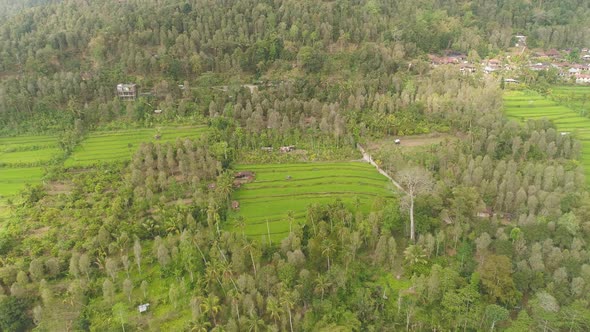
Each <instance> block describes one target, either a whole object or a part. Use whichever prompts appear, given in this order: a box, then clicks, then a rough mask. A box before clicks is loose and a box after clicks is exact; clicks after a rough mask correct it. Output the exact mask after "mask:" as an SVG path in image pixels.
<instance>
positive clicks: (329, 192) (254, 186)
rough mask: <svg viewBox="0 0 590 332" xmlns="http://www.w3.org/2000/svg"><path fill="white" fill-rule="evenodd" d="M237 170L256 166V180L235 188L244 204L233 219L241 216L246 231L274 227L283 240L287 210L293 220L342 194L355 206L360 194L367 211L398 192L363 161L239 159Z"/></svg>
mask: <svg viewBox="0 0 590 332" xmlns="http://www.w3.org/2000/svg"><path fill="white" fill-rule="evenodd" d="M236 171H252V172H254V173H255V180H254V181H253V182H251V183H247V184H244V185H242V186H241V188H239V189H237V190H236V191H235V192H234V196H233V199H234V200H236V201H238V202H239V203H240V208H239V211H232V212H231V213H230V220H235V218H236V217H237V216H243V217H244V219H245V221H246V229H245V234H246V235H248V236H251V237H256V238H261V239H265V238H266V237H267V233H268V232H270V234H271V239H273V240H280V239H281V238H282V237H284V236H285V235H287V234H288V233H289V221H288V213H289V211H293V213H294V216H295V221H299V220H303V219H304V218H305V216H306V210H307V207H308V206H309V205H310V204H312V203H330V202H334V201H335V200H336V199H337V198H339V199H341V200H342V201H343V202H344V203H345V204H346V205H348V206H350V207H352V206H353V205H354V202H355V201H356V200H357V199H358V200H359V201H360V203H361V204H360V209H361V210H362V211H365V212H366V211H368V210H369V208H370V206H371V203H372V202H373V201H374V200H375V199H376V198H377V197H393V195H394V191H393V186H392V184H391V183H390V182H389V180H388V179H387V178H385V177H384V176H382V175H381V174H379V173H378V172H377V170H375V168H374V167H372V166H371V165H369V164H366V163H361V162H340V163H301V164H268V165H239V166H237V167H236ZM289 177H290V178H289ZM267 224H268V229H269V231H267ZM233 227H234V229H236V228H237V226H236V225H233Z"/></svg>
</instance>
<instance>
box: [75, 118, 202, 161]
mask: <svg viewBox="0 0 590 332" xmlns="http://www.w3.org/2000/svg"><path fill="white" fill-rule="evenodd" d="M205 131H206V127H204V126H195V127H167V128H160V129H159V130H158V129H155V128H143V129H129V130H118V131H104V132H94V133H91V134H90V135H89V136H88V138H86V139H85V140H84V141H83V142H82V143H81V144H80V145H79V146H78V147H77V148H76V149H75V150H74V152H73V153H72V155H71V156H70V158H68V159H67V160H66V162H65V166H66V167H71V166H82V167H84V166H92V165H95V164H99V163H108V162H117V161H125V160H130V159H131V157H132V156H133V153H134V152H135V151H136V150H137V148H138V147H139V146H140V145H141V143H146V142H169V141H175V140H176V139H177V138H185V137H190V138H197V137H199V136H201V135H202V134H203V133H204V132H205ZM158 133H160V135H161V138H160V139H159V140H156V139H155V135H156V134H158Z"/></svg>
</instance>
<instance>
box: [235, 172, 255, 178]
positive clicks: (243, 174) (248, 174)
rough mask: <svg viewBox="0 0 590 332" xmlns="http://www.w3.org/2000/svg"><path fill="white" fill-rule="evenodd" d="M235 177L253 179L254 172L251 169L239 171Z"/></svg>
mask: <svg viewBox="0 0 590 332" xmlns="http://www.w3.org/2000/svg"><path fill="white" fill-rule="evenodd" d="M234 178H236V179H253V178H254V172H251V171H241V172H237V173H236V175H234Z"/></svg>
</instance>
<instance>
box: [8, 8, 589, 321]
mask: <svg viewBox="0 0 590 332" xmlns="http://www.w3.org/2000/svg"><path fill="white" fill-rule="evenodd" d="M589 12H590V4H589V3H587V2H586V1H581V0H580V1H574V0H567V1H549V0H545V1H508V0H506V1H484V0H474V1H427V0H421V1H302V0H285V1H280V0H278V1H250V0H237V1H233V0H229V1H201V0H199V1H172V0H160V1H147V0H121V1H107V0H97V1H84V0H75V1H74V0H64V1H26V2H21V3H19V4H15V3H14V2H11V1H1V0H0V18H2V21H1V23H0V136H1V137H0V138H3V139H6V141H3V142H9V140H10V139H11V138H13V137H22V136H23V135H29V136H35V135H40V134H44V135H48V136H47V137H56V140H57V144H56V147H55V150H56V151H58V153H57V154H56V155H55V156H53V157H52V158H51V159H50V160H49V161H43V162H27V161H18V162H3V160H2V159H0V175H1V174H2V173H1V172H3V171H5V170H8V169H11V168H13V169H17V170H18V169H19V167H24V166H27V167H29V166H30V167H42V168H43V172H44V178H43V182H42V183H40V184H37V185H32V186H27V187H26V189H25V190H23V191H22V192H21V193H20V194H18V195H16V196H11V197H9V198H7V199H6V200H5V201H6V206H7V207H8V208H9V209H10V213H9V215H8V216H7V217H5V218H4V217H1V216H0V223H1V224H0V226H1V227H0V254H1V255H2V259H1V260H0V329H1V330H3V331H28V330H35V331H72V330H75V331H117V330H121V331H122V330H125V331H143V330H150V331H152V330H153V331H400V330H408V331H456V330H464V331H491V330H505V331H535V330H546V331H587V330H590V309H588V305H589V303H590V297H589V295H588V294H590V248H589V247H588V244H587V243H588V241H590V222H589V220H590V219H589V218H590V195H589V192H588V190H587V186H586V183H587V182H586V181H585V176H584V169H583V168H582V166H580V162H579V161H578V159H579V158H580V154H581V144H582V143H581V142H580V141H579V140H577V139H576V133H561V132H559V131H557V130H556V129H555V127H554V125H553V124H552V123H551V122H549V121H544V120H536V121H527V122H516V121H514V120H509V119H507V118H506V117H505V115H504V114H503V113H502V106H503V105H502V93H503V91H502V89H503V88H505V87H504V85H502V86H501V85H500V84H499V83H498V82H499V80H498V78H496V77H494V76H491V75H484V74H483V73H475V74H473V75H464V74H462V73H461V72H459V71H458V70H456V69H454V68H452V67H448V66H439V67H437V68H432V67H431V66H430V65H429V62H428V58H427V54H429V53H434V54H442V53H444V52H448V51H449V50H453V51H457V52H464V53H466V54H469V56H470V57H475V58H477V57H486V56H493V55H495V54H498V53H501V52H503V51H505V49H506V48H507V47H509V46H512V45H513V44H514V39H513V38H514V35H515V34H519V33H522V34H527V36H528V40H527V43H528V44H529V45H531V46H539V47H545V48H551V47H560V48H567V47H585V46H586V45H585V43H586V42H587V41H588V37H589V35H588V34H589V33H590V30H589V28H590V20H588V18H587V16H588V13H589ZM119 83H137V84H138V87H139V96H138V98H137V100H135V101H123V100H120V99H119V98H118V97H117V95H116V90H115V87H116V85H117V84H119ZM154 110H159V111H160V112H157V113H156V112H154ZM161 126H183V128H185V129H186V128H192V127H189V126H199V128H201V127H207V128H206V131H205V132H204V134H203V135H202V136H200V137H197V136H195V137H190V138H177V139H175V140H163V139H162V140H161V138H164V139H166V137H165V135H166V134H165V133H162V132H161V131H160V127H161ZM123 128H124V129H126V130H128V131H132V130H133V129H136V128H142V129H145V128H154V133H156V135H155V136H154V140H153V141H151V142H145V143H143V144H141V145H139V146H137V145H134V144H131V143H127V147H126V149H127V150H128V151H129V159H128V160H125V159H121V160H119V161H117V162H104V163H97V164H92V165H90V166H80V165H77V166H76V164H75V163H73V164H72V165H74V166H67V167H66V166H65V165H67V164H66V163H65V161H67V160H71V158H72V156H74V155H75V153H76V152H79V151H80V149H82V148H81V147H83V143H84V142H85V140H87V139H88V138H89V137H92V135H93V134H97V133H98V134H101V133H111V132H114V133H115V134H113V135H115V136H114V137H115V138H111V139H113V140H117V139H119V140H123V138H120V137H124V136H116V133H117V131H116V130H118V129H123ZM173 128H174V127H173ZM417 134H434V135H442V137H444V140H441V142H439V143H436V144H430V145H425V146H419V147H415V148H407V147H399V146H394V145H393V144H391V145H388V144H387V143H383V142H389V141H393V140H394V138H397V137H401V139H402V141H404V140H405V137H410V136H411V135H417ZM52 135H53V136H52ZM162 135H163V136H164V137H161V136H162ZM26 137H28V136H26ZM117 137H119V138H117ZM48 144H49V143H48ZM357 144H363V145H364V146H366V147H370V150H369V152H370V153H371V154H372V158H373V159H374V160H375V161H376V163H378V165H379V166H380V167H381V168H382V169H383V170H385V171H386V172H387V173H388V174H389V175H391V176H392V177H393V178H395V179H396V180H397V181H398V182H399V183H400V184H401V186H402V187H403V188H404V190H403V191H397V190H394V189H393V186H391V187H392V188H391V189H388V190H390V191H391V196H387V197H380V196H378V195H373V196H370V195H369V197H370V199H367V198H364V197H360V194H355V195H358V196H355V197H354V198H353V199H352V203H351V204H349V203H346V202H344V201H343V200H342V199H336V198H334V199H333V200H332V201H331V202H330V203H327V204H325V203H319V202H311V203H310V204H308V205H307V207H306V208H305V210H302V211H285V213H286V215H287V217H285V218H284V220H278V222H283V223H285V224H288V225H289V228H288V233H286V234H282V235H281V236H280V237H276V236H274V234H271V232H270V229H269V228H268V227H269V226H268V225H269V221H268V220H266V221H265V222H266V233H264V234H263V236H260V237H258V236H249V235H248V233H247V229H248V227H250V226H251V225H252V224H251V223H250V221H249V220H247V219H246V218H244V217H243V216H241V215H240V214H239V204H238V206H237V207H236V203H241V204H247V200H244V201H242V202H236V201H235V199H234V197H235V193H236V192H237V191H239V190H247V189H244V188H243V187H242V185H243V183H241V182H239V181H238V182H236V179H238V176H239V175H237V174H238V173H237V172H236V171H235V170H236V165H241V166H242V167H246V169H247V165H248V164H265V165H276V167H277V169H278V168H280V167H281V165H284V164H288V163H301V162H308V163H309V164H310V165H313V163H311V162H321V161H330V162H334V163H337V162H342V161H346V162H351V161H353V160H355V161H358V160H359V159H360V158H361V157H360V154H359V153H358V152H357V151H356V148H357ZM288 146H296V151H293V152H290V151H288V152H280V148H284V147H288ZM44 148H45V146H41V145H38V143H35V144H33V145H21V146H16V147H12V146H9V145H8V144H7V147H6V148H4V147H3V146H2V147H0V158H3V156H6V155H7V154H8V153H15V152H16V153H27V152H32V153H35V152H37V151H41V150H42V149H44ZM368 149H369V148H368ZM287 150H289V149H287ZM107 152H108V151H107ZM107 152H105V151H104V150H99V152H98V153H107ZM123 152H125V151H123ZM68 158H70V159H68ZM359 163H360V162H359ZM244 165H246V166H244ZM312 167H313V166H312ZM312 171H314V170H313V169H312ZM335 172H337V170H336V171H335ZM343 172H346V171H343ZM295 177H296V176H295ZM281 181H291V182H295V181H298V179H297V178H294V179H292V178H291V175H289V176H287V178H286V179H285V178H282V179H278V178H277V179H272V180H267V182H264V181H262V182H261V183H262V184H261V186H262V187H264V186H265V185H269V183H270V182H272V183H276V182H279V183H280V182H281ZM325 181H329V179H325ZM367 181H369V180H367V179H356V178H355V179H354V180H351V183H350V185H358V186H360V187H361V188H362V187H363V186H367V183H368V182H367ZM295 183H297V182H295ZM320 185H321V184H320ZM300 188H304V185H303V184H302V185H301V186H300ZM388 188H389V187H388ZM301 190H303V189H301ZM342 190H343V191H345V190H347V188H344V189H342ZM272 194H275V195H280V194H281V193H280V192H276V193H272ZM361 198H362V199H361ZM0 199H3V197H1V196H0ZM268 202H269V203H268V204H269V205H268V209H269V210H270V209H271V208H272V207H271V204H272V203H271V200H270V199H269V201H268ZM0 203H3V201H1V200H0ZM2 208H3V206H2V205H0V210H1V209H2ZM273 222H277V221H273ZM283 235H284V236H283ZM146 303H149V305H150V306H149V308H148V309H147V311H146V312H143V313H140V312H138V306H139V305H140V304H146Z"/></svg>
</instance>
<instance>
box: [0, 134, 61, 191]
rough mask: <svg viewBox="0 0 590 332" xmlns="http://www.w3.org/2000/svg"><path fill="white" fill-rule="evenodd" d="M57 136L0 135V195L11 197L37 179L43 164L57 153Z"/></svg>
mask: <svg viewBox="0 0 590 332" xmlns="http://www.w3.org/2000/svg"><path fill="white" fill-rule="evenodd" d="M59 154H60V150H59V148H58V146H57V138H56V137H55V136H17V137H0V197H8V196H11V195H14V194H16V193H17V192H18V191H20V190H21V189H23V188H24V187H25V185H26V184H27V183H30V184H34V183H38V182H39V181H40V180H41V177H42V176H43V169H42V165H45V164H47V163H48V162H49V161H50V160H51V159H53V158H55V157H57V156H58V155H59Z"/></svg>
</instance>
